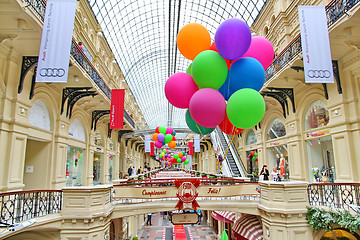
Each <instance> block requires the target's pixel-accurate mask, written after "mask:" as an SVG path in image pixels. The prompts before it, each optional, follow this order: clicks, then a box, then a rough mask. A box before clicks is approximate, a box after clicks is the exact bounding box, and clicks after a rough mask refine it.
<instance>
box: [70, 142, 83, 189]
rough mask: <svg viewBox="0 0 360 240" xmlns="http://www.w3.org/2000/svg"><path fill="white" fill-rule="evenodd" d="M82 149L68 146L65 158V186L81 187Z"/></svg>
mask: <svg viewBox="0 0 360 240" xmlns="http://www.w3.org/2000/svg"><path fill="white" fill-rule="evenodd" d="M84 151H85V149H83V148H77V147H72V146H68V149H67V158H66V186H82V185H83V183H84V161H85V160H84Z"/></svg>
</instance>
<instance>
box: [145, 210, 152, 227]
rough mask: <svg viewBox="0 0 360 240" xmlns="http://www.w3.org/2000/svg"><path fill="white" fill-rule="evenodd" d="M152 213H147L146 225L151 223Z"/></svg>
mask: <svg viewBox="0 0 360 240" xmlns="http://www.w3.org/2000/svg"><path fill="white" fill-rule="evenodd" d="M151 215H152V213H148V214H147V220H146V225H151Z"/></svg>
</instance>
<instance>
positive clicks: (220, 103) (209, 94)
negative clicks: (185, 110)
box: [189, 88, 226, 128]
mask: <svg viewBox="0 0 360 240" xmlns="http://www.w3.org/2000/svg"><path fill="white" fill-rule="evenodd" d="M189 111H190V115H191V117H192V118H193V120H194V121H195V122H196V123H198V124H199V125H200V126H203V127H207V128H214V127H216V126H217V125H218V124H219V123H221V122H222V120H223V119H224V117H225V113H226V102H225V99H224V97H223V96H222V95H221V93H219V92H218V91H217V90H214V89H212V88H203V89H200V90H199V91H197V92H196V93H195V94H194V95H193V97H192V98H191V100H190V104H189Z"/></svg>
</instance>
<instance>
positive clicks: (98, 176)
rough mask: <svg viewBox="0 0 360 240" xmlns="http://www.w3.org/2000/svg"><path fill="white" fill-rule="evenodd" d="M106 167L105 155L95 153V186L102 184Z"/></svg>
mask: <svg viewBox="0 0 360 240" xmlns="http://www.w3.org/2000/svg"><path fill="white" fill-rule="evenodd" d="M103 166H104V161H103V154H102V153H99V152H94V161H93V184H94V185H98V184H102V183H103V182H102V176H103V173H102V170H103Z"/></svg>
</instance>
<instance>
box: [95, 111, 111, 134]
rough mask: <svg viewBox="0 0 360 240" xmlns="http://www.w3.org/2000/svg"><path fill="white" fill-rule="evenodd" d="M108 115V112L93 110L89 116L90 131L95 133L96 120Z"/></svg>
mask: <svg viewBox="0 0 360 240" xmlns="http://www.w3.org/2000/svg"><path fill="white" fill-rule="evenodd" d="M108 114H110V110H95V111H93V112H92V114H91V130H92V129H94V131H96V124H97V122H98V120H99V119H100V118H101V117H102V116H104V115H108Z"/></svg>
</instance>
